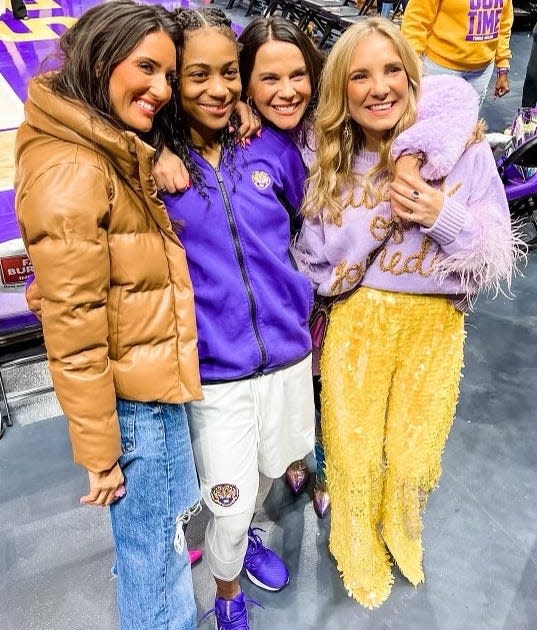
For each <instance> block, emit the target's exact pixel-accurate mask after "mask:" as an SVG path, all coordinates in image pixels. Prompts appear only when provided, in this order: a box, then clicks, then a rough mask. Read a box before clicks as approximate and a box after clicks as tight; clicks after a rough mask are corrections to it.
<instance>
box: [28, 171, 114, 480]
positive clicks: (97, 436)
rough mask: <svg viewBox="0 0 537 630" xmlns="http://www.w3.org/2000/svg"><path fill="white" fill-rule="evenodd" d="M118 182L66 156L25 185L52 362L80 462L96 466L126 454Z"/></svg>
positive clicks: (31, 247) (104, 465) (30, 246)
mask: <svg viewBox="0 0 537 630" xmlns="http://www.w3.org/2000/svg"><path fill="white" fill-rule="evenodd" d="M109 187H110V184H109V180H108V177H107V176H106V174H105V173H104V172H103V171H102V170H101V169H100V168H99V167H98V166H97V165H95V164H92V163H83V162H82V163H81V162H73V163H62V164H58V165H56V166H53V167H52V168H49V169H47V170H45V171H44V172H43V173H41V174H40V175H39V176H38V177H36V178H35V180H34V181H26V182H25V186H24V188H22V189H20V190H19V191H18V195H17V215H18V219H19V223H20V226H21V231H22V235H23V238H24V241H25V243H26V246H27V248H28V252H29V254H30V258H31V260H32V263H33V265H34V269H35V275H36V279H37V282H38V284H39V288H40V291H41V293H42V295H43V299H42V317H43V330H44V336H45V343H46V347H47V353H48V358H49V364H50V370H51V374H52V379H53V382H54V388H55V390H56V393H57V396H58V399H59V401H60V404H61V406H62V409H63V410H64V413H65V415H66V416H67V418H68V421H69V433H70V437H71V443H72V446H73V453H74V459H75V461H76V462H77V463H79V464H81V465H82V466H84V467H85V468H86V469H88V470H91V471H93V472H100V471H103V470H107V469H109V468H111V467H112V466H113V465H114V464H115V463H116V461H117V459H118V457H119V455H120V452H121V451H120V437H119V426H118V420H117V415H116V396H115V390H114V383H113V378H112V372H111V368H110V364H109V358H108V341H107V338H108V321H107V310H106V302H107V299H108V288H109V283H110V263H109V251H108V238H107V230H106V225H107V222H108V217H109V212H110V200H109V197H110V194H111V193H110V190H109Z"/></svg>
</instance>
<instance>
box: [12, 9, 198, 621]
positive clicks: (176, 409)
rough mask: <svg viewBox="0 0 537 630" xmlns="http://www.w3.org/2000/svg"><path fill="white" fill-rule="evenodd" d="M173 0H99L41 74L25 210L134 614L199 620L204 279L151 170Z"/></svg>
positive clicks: (52, 358)
mask: <svg viewBox="0 0 537 630" xmlns="http://www.w3.org/2000/svg"><path fill="white" fill-rule="evenodd" d="M177 39H178V29H177V24H176V22H175V21H174V20H173V18H172V16H171V15H170V13H169V12H168V11H166V10H165V9H164V8H163V7H160V6H150V5H138V4H135V3H133V2H130V1H129V0H113V1H111V2H106V3H103V4H99V5H98V6H96V7H94V8H92V9H90V10H89V11H87V12H86V13H85V14H83V15H82V16H81V17H80V19H79V20H78V21H77V23H76V24H75V25H74V26H73V27H72V28H71V29H69V30H68V31H67V32H66V33H65V35H63V37H62V38H61V40H60V46H61V64H60V68H59V70H57V71H56V72H52V73H48V74H43V75H40V76H38V77H36V78H35V79H33V80H32V81H31V83H30V86H29V96H28V101H27V103H26V109H25V112H26V121H25V122H24V123H23V124H22V126H21V128H20V130H19V132H18V135H17V145H16V156H17V176H16V189H17V196H16V210H17V216H18V219H19V222H20V226H21V232H22V236H23V238H24V241H25V244H26V247H27V249H28V252H29V255H30V257H31V260H32V263H33V266H34V269H35V275H36V280H37V283H38V287H39V290H40V293H41V314H42V322H43V331H44V337H45V345H46V349H47V354H48V359H49V366H50V370H51V373H52V379H53V382H54V388H55V391H56V394H57V396H58V399H59V401H60V404H61V406H62V408H63V410H64V413H65V415H66V417H67V420H68V425H69V434H70V437H71V443H72V447H73V452H74V458H75V461H76V462H77V463H78V464H80V465H81V466H83V467H84V468H85V469H86V470H87V472H88V479H89V490H88V493H87V494H86V495H85V496H83V497H82V498H81V499H80V502H81V503H82V504H84V505H93V506H110V515H111V519H112V530H113V535H114V542H115V548H116V565H115V572H116V574H117V593H118V606H119V617H120V626H121V628H122V630H137V629H138V630H193V628H195V627H196V606H195V602H194V595H193V587H192V576H191V572H190V568H189V563H188V554H187V549H186V545H185V540H184V534H183V529H182V526H183V524H184V523H186V522H188V520H189V519H190V516H191V515H192V513H193V512H194V511H196V509H197V507H198V506H199V499H200V496H199V488H198V485H197V479H196V472H195V468H194V461H193V454H192V448H191V443H190V437H189V430H188V424H187V418H186V413H185V409H184V403H185V402H187V401H190V400H193V399H198V398H200V397H201V390H200V382H199V371H198V355H197V347H196V346H197V338H196V328H195V315H194V303H193V294H192V285H191V283H190V277H189V273H188V269H187V264H186V259H185V253H184V250H183V248H182V246H181V244H180V242H179V240H178V238H177V236H176V234H175V233H174V231H173V230H172V226H171V223H170V220H169V217H168V215H167V213H166V209H165V208H164V206H163V204H162V202H161V201H160V200H159V199H158V197H157V189H156V185H155V182H154V180H153V178H152V176H151V168H152V159H153V156H154V149H152V148H151V146H149V145H148V144H146V142H144V139H143V138H144V137H145V136H146V134H148V133H150V132H152V131H153V132H154V135H155V136H156V138H157V139H158V137H159V136H160V133H159V129H158V119H159V116H160V113H161V110H162V108H163V107H164V106H165V105H166V103H168V101H169V100H170V98H171V95H172V86H173V85H174V83H175V82H176V78H177V72H176V60H177V51H176V41H177Z"/></svg>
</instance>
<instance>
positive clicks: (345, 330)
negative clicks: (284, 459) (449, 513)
mask: <svg viewBox="0 0 537 630" xmlns="http://www.w3.org/2000/svg"><path fill="white" fill-rule="evenodd" d="M463 345H464V316H463V314H462V313H461V312H459V311H457V310H456V309H455V308H454V307H453V305H452V304H451V303H450V302H449V300H448V299H447V298H444V297H442V296H421V295H409V294H404V293H392V292H385V291H377V290H374V289H368V288H361V289H360V290H359V291H358V292H356V293H355V294H354V295H353V296H352V297H351V298H350V299H349V300H347V301H346V302H344V303H342V304H340V305H337V306H336V307H334V309H333V311H332V316H331V319H330V324H329V328H328V332H327V336H326V340H325V345H324V350H323V354H322V357H321V380H322V423H323V438H324V444H325V451H326V472H327V480H328V491H329V493H330V498H331V501H332V517H331V532H330V551H331V553H332V554H333V556H334V557H335V559H336V561H337V564H338V568H339V570H340V571H341V574H342V577H343V581H344V585H345V587H346V589H347V591H348V592H349V595H351V596H352V597H354V598H355V599H356V600H357V601H358V602H360V603H361V604H362V605H363V606H366V607H367V608H374V607H376V606H379V605H380V604H382V603H383V602H384V601H385V600H386V598H387V597H388V595H389V594H390V590H391V587H392V583H393V576H392V571H391V560H392V559H393V560H395V562H396V563H397V565H398V566H399V568H400V570H401V572H402V573H403V574H404V575H405V576H406V577H407V578H408V580H409V581H410V582H411V583H412V584H414V585H417V584H419V583H420V582H422V581H423V580H424V575H423V569H422V558H423V550H422V544H421V531H422V521H421V511H422V509H423V507H424V505H425V502H426V499H427V496H428V493H429V492H430V491H431V490H432V489H433V488H434V487H435V486H436V484H437V483H438V480H439V477H440V473H441V457H442V452H443V449H444V446H445V443H446V439H447V436H448V433H449V430H450V428H451V425H452V422H453V415H454V413H455V406H456V403H457V397H458V391H459V380H460V373H461V369H462V361H463Z"/></svg>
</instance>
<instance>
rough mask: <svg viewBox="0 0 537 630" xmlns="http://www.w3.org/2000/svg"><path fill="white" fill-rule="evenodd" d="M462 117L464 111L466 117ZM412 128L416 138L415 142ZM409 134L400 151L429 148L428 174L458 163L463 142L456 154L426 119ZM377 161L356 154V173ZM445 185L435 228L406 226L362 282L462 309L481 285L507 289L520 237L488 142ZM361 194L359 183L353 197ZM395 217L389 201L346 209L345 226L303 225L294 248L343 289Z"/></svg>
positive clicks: (323, 287) (315, 279)
mask: <svg viewBox="0 0 537 630" xmlns="http://www.w3.org/2000/svg"><path fill="white" fill-rule="evenodd" d="M436 79H440V80H442V79H444V77H436ZM464 115H465V112H463V111H461V112H460V116H464ZM450 124H451V125H452V127H453V129H455V130H456V129H457V120H456V119H455V120H454V119H453V118H452V119H451V121H450ZM420 125H421V127H420ZM409 132H411V133H410V135H411V136H413V137H410V142H409ZM409 132H406V134H407V137H406V142H403V140H405V139H404V138H403V137H402V136H403V135H402V136H401V141H400V142H399V145H400V146H399V148H398V149H397V151H405V152H413V151H418V150H421V151H424V152H425V153H426V154H427V155H428V157H429V159H428V160H427V163H426V165H425V166H424V168H422V175H423V176H424V178H425V179H438V178H439V177H441V176H442V175H444V174H445V170H446V168H449V162H450V160H451V161H452V162H453V159H454V152H455V151H456V150H457V146H456V144H457V142H458V143H459V147H460V139H459V140H458V141H457V142H455V143H452V144H453V150H452V151H451V153H450V149H449V148H448V149H446V145H450V143H451V138H450V137H448V138H447V139H446V138H444V137H442V136H440V137H439V136H438V134H437V133H435V132H434V129H431V126H430V125H429V128H427V123H426V122H423V124H422V123H418V124H416V125H414V127H412V129H411V130H409ZM439 146H441V147H443V148H444V152H443V153H439V152H438V147H439ZM459 152H460V149H459ZM431 155H434V156H436V159H431ZM442 156H444V157H443V162H442ZM438 158H440V160H439V159H438ZM377 159H378V157H377V154H376V153H370V152H364V151H362V152H361V153H360V154H359V155H358V156H357V158H356V163H355V168H356V172H357V173H359V174H363V173H365V172H367V171H368V170H369V169H370V168H371V167H372V166H374V164H375V163H376V160H377ZM427 169H428V171H427ZM442 189H443V191H444V206H443V208H442V210H441V212H440V214H439V216H438V218H437V220H436V222H435V223H434V225H433V226H431V227H430V228H423V227H421V226H419V225H418V224H415V223H401V224H400V225H399V226H398V228H397V230H396V232H395V233H394V235H393V236H392V237H391V239H390V241H389V242H388V243H387V245H386V247H385V249H384V251H383V252H382V253H381V254H380V255H379V256H378V257H377V259H376V260H375V262H374V263H373V264H372V265H371V266H370V267H369V268H368V269H367V271H366V273H365V277H364V279H363V283H362V284H363V286H367V287H371V288H375V289H381V290H386V291H398V292H404V293H418V294H443V295H448V296H450V297H451V298H452V299H453V302H454V303H455V304H456V306H458V307H459V308H461V309H465V308H466V307H467V305H468V304H469V303H470V304H471V302H472V299H473V298H474V297H475V295H476V294H477V292H478V291H479V290H481V289H485V290H486V289H492V290H493V291H494V292H497V291H498V290H501V289H500V283H501V282H502V281H505V282H506V285H507V288H508V287H509V283H510V279H511V276H512V274H513V271H514V269H515V259H516V255H517V238H516V236H515V235H514V234H513V232H512V230H511V224H510V217H509V210H508V206H507V201H506V198H505V193H504V190H503V186H502V182H501V180H500V178H499V176H498V173H497V170H496V165H495V162H494V158H493V156H492V153H491V151H490V148H489V146H488V144H487V143H486V142H478V143H475V144H473V145H471V146H470V147H469V148H468V149H467V150H465V151H464V153H463V154H462V156H461V157H460V158H459V159H456V161H455V164H454V166H453V167H452V168H451V169H450V172H449V174H448V175H447V177H446V178H445V179H444V181H443V184H442ZM360 198H361V190H360V187H359V186H358V187H357V189H356V190H355V194H354V199H355V200H359V199H360ZM390 220H391V210H390V204H389V203H388V202H380V203H379V204H378V205H377V206H376V207H375V208H373V209H368V208H366V207H363V206H361V207H348V208H346V209H345V210H344V212H343V216H342V224H341V226H337V225H334V224H333V223H329V222H325V221H323V220H316V221H311V220H306V221H305V222H304V225H303V228H302V231H301V234H300V236H299V238H298V241H297V244H296V248H295V252H294V253H295V256H296V259H297V262H298V264H299V267H300V269H301V270H302V271H303V272H304V273H306V274H307V275H308V276H309V277H310V279H311V280H312V283H313V284H314V286H315V287H316V288H317V291H318V293H319V294H321V295H335V294H338V293H342V292H344V291H346V290H348V289H349V288H351V287H352V286H354V285H355V284H356V282H358V281H359V280H360V278H361V277H362V275H363V270H364V268H365V261H366V259H367V256H368V254H369V253H370V252H371V251H372V250H374V249H375V248H376V247H378V245H379V243H380V242H382V240H383V239H384V236H385V233H386V229H387V226H388V225H389V223H390Z"/></svg>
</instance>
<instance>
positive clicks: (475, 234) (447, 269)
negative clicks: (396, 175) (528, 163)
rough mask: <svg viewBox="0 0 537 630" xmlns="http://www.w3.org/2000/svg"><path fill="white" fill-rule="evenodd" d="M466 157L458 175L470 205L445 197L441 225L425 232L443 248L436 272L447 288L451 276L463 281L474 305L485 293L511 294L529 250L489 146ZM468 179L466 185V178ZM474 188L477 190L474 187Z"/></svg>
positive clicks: (473, 150) (464, 290) (482, 145)
mask: <svg viewBox="0 0 537 630" xmlns="http://www.w3.org/2000/svg"><path fill="white" fill-rule="evenodd" d="M467 153H468V154H470V155H468V156H466V155H465V156H463V159H461V162H460V164H459V165H458V167H457V169H456V176H457V175H460V178H461V179H460V180H459V181H463V184H462V186H461V190H462V191H463V192H464V190H465V189H466V190H468V189H469V188H470V190H469V192H470V194H469V196H468V197H467V199H466V201H463V200H461V199H460V198H459V199H457V198H455V196H454V198H450V197H449V196H446V197H445V202H444V207H443V209H442V211H441V213H440V215H439V216H438V218H437V220H436V222H435V223H434V224H433V225H432V226H431V227H430V228H427V229H422V232H424V233H425V234H428V235H429V236H430V237H431V238H433V239H434V240H435V241H436V242H437V243H438V244H439V245H440V248H441V254H442V255H441V256H440V257H439V259H438V260H437V262H436V264H435V268H434V275H435V278H436V280H437V281H438V282H439V283H440V284H442V283H443V282H444V281H445V279H446V278H447V277H448V276H451V275H452V274H456V275H457V276H458V277H459V283H460V287H461V293H462V294H464V295H465V296H466V299H467V300H468V303H469V304H470V305H472V303H473V301H474V300H475V296H476V295H477V293H478V292H480V291H486V292H490V293H491V294H492V295H493V296H494V297H496V296H497V295H498V293H502V294H503V295H511V280H512V278H513V276H514V275H515V274H516V273H517V263H518V261H520V260H521V259H522V260H525V257H526V246H525V244H524V242H523V240H522V239H521V236H520V233H519V229H518V228H517V227H516V226H512V225H511V220H510V216H509V207H508V204H507V199H506V197H505V192H504V189H503V186H502V182H501V180H500V178H499V176H498V174H497V172H496V166H495V164H494V160H493V158H492V154H491V153H490V149H489V148H488V146H486V145H484V144H483V143H481V144H480V145H474V146H473V147H472V148H471V149H470V150H469V151H468V152H467ZM463 178H465V179H466V181H464V180H463ZM472 188H473V189H472Z"/></svg>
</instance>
